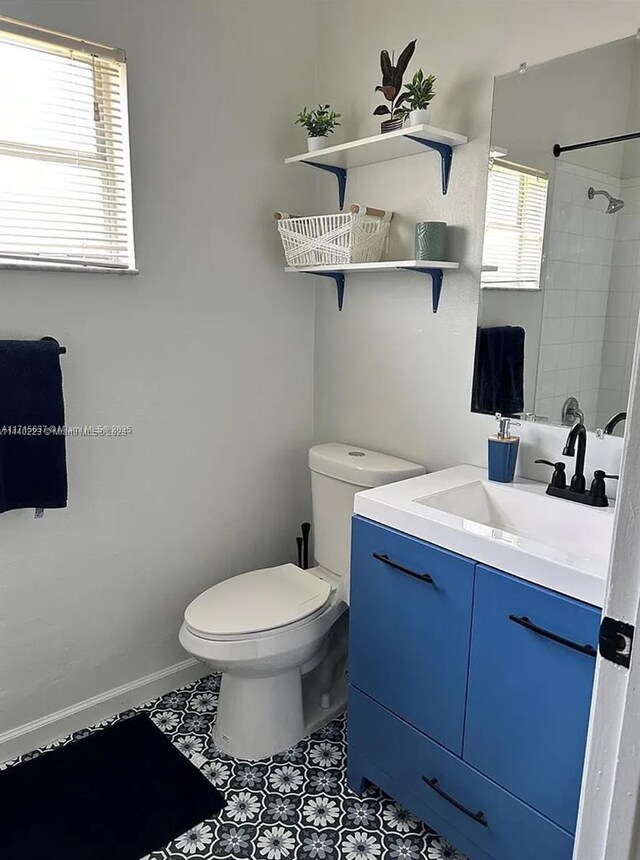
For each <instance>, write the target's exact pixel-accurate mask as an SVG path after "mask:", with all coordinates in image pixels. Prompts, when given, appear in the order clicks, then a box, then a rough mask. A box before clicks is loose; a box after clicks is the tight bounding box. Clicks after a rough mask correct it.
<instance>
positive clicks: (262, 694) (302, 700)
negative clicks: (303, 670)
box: [213, 669, 346, 761]
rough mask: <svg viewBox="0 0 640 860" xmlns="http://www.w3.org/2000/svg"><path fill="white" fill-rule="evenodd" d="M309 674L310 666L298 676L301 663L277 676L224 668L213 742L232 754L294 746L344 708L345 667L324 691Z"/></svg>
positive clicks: (250, 755)
mask: <svg viewBox="0 0 640 860" xmlns="http://www.w3.org/2000/svg"><path fill="white" fill-rule="evenodd" d="M313 676H314V673H313V672H311V673H309V675H307V676H306V677H305V678H302V677H301V675H300V670H299V669H294V670H292V671H290V672H285V673H283V674H282V675H277V676H276V677H275V678H274V677H271V678H243V677H241V678H239V677H237V676H235V675H228V674H224V675H223V676H222V682H221V685H220V698H219V704H218V714H217V718H216V723H215V726H214V729H213V741H214V743H215V745H216V746H217V747H218V749H219V750H220V751H221V752H224V753H226V754H227V755H230V756H233V757H234V758H242V759H247V760H249V761H257V760H258V759H263V758H268V757H269V756H272V755H275V754H276V753H279V752H283V751H284V750H286V749H289V747H292V746H295V745H296V744H297V743H298V741H300V740H301V739H302V738H304V737H306V736H307V735H309V734H311V733H312V732H314V731H316V730H317V729H319V728H321V727H322V726H324V725H325V724H326V723H328V722H330V721H331V720H332V719H334V717H337V716H338V714H341V713H342V712H343V711H344V709H345V705H346V679H345V676H344V673H341V674H340V675H339V676H337V677H336V678H335V680H334V682H333V685H332V687H331V689H330V690H329V691H325V692H324V694H323V695H322V697H320V696H319V695H318V689H317V687H316V685H315V683H313V680H314V678H313ZM307 681H310V682H311V683H307ZM321 699H322V700H323V701H324V704H325V705H326V706H323V704H322V701H321Z"/></svg>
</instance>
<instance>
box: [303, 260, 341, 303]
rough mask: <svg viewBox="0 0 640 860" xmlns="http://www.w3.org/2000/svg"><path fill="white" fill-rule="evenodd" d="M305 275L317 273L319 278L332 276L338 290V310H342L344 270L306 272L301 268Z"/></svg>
mask: <svg viewBox="0 0 640 860" xmlns="http://www.w3.org/2000/svg"><path fill="white" fill-rule="evenodd" d="M302 271H303V272H304V274H305V275H319V276H320V277H321V278H333V280H334V281H335V282H336V289H337V291H338V310H339V311H341V310H342V305H343V304H344V272H307V271H304V269H303V270H302Z"/></svg>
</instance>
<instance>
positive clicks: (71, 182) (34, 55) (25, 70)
mask: <svg viewBox="0 0 640 860" xmlns="http://www.w3.org/2000/svg"><path fill="white" fill-rule="evenodd" d="M0 266H3V267H17V268H49V269H51V268H68V267H74V268H75V267H78V268H83V269H87V268H88V269H90V270H134V269H135V257H134V246H133V218H132V203H131V175H130V158H129V129H128V113H127V80H126V62H125V56H124V53H123V52H122V51H119V50H117V49H113V48H107V47H103V46H101V45H93V44H90V43H87V42H83V41H80V40H77V39H75V38H73V37H69V36H64V35H62V34H57V33H51V32H49V31H43V30H40V29H38V28H35V27H32V26H31V25H28V24H22V23H21V22H17V21H12V20H10V19H6V18H1V17H0Z"/></svg>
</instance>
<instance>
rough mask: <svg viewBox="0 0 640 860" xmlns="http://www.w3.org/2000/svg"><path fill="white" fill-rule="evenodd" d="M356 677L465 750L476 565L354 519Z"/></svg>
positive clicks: (352, 656) (352, 649)
mask: <svg viewBox="0 0 640 860" xmlns="http://www.w3.org/2000/svg"><path fill="white" fill-rule="evenodd" d="M351 559H352V560H351V606H350V622H349V623H350V641H349V680H350V683H351V684H353V685H355V686H356V687H358V688H359V689H360V690H362V691H363V692H365V693H367V695H369V696H371V697H372V698H373V699H375V700H376V701H378V702H380V703H381V704H383V705H385V706H386V707H387V708H389V709H390V710H392V711H393V712H394V713H396V714H398V715H399V716H400V717H402V718H403V719H404V720H406V721H407V722H409V723H411V724H412V725H414V726H416V727H417V728H418V729H420V730H421V731H423V732H425V733H426V734H428V735H430V736H431V737H433V738H435V739H436V740H437V741H439V742H440V743H442V744H443V745H444V746H446V747H448V748H449V749H450V750H453V751H454V752H457V753H460V752H461V751H462V732H463V725H464V711H465V700H466V687H467V670H468V665H469V647H470V633H471V604H472V600H473V580H474V571H475V565H474V563H473V562H472V561H469V560H468V559H466V558H462V557H461V556H457V555H454V554H453V553H450V552H447V551H446V550H442V549H437V548H436V547H434V546H431V545H430V544H427V543H424V542H423V541H420V540H416V539H414V538H411V537H409V536H407V535H404V534H401V533H400V532H396V531H393V530H392V529H389V528H386V527H385V526H380V525H377V524H375V523H372V522H370V521H369V520H364V519H361V518H359V517H355V518H354V520H353V538H352V556H351Z"/></svg>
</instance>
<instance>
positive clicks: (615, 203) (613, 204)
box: [587, 185, 624, 215]
mask: <svg viewBox="0 0 640 860" xmlns="http://www.w3.org/2000/svg"><path fill="white" fill-rule="evenodd" d="M596 194H602V196H603V197H606V198H607V200H608V201H609V205H608V206H607V208H606V210H605V215H613V214H614V212H619V211H620V210H621V209H622V207H623V206H624V200H621V199H620V198H619V197H612V196H611V194H609V192H608V191H596V189H595V188H594V187H593V185H592V186H591V188H589V190H588V191H587V197H588V198H589V200H593V198H594V197H595V196H596Z"/></svg>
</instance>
